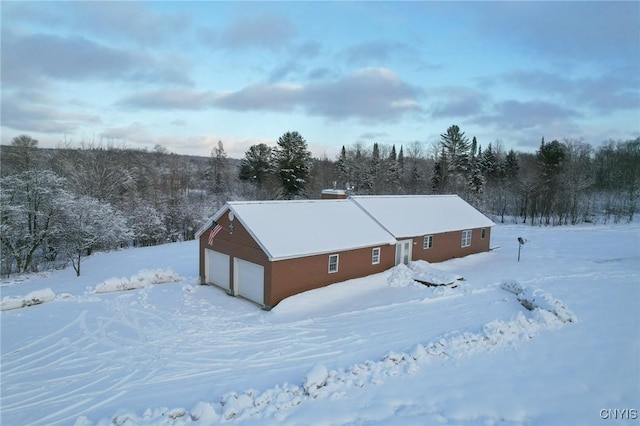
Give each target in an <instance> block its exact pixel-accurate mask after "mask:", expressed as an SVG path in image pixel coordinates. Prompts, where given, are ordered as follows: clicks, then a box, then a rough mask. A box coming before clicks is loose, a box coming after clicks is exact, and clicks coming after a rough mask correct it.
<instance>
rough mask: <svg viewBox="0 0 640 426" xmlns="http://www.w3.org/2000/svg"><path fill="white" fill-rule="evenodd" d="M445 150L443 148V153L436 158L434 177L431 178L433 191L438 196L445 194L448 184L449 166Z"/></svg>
mask: <svg viewBox="0 0 640 426" xmlns="http://www.w3.org/2000/svg"><path fill="white" fill-rule="evenodd" d="M444 150H445V148H444V146H442V152H441V153H440V156H439V157H437V158H436V163H435V166H434V168H433V177H432V178H431V189H432V190H433V192H434V193H436V194H444V193H445V188H446V187H447V183H448V176H449V172H448V170H449V165H448V164H447V156H446V154H445V151H444Z"/></svg>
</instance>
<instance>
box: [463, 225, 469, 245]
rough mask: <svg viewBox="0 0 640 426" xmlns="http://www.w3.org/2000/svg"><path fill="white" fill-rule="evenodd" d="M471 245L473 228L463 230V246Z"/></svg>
mask: <svg viewBox="0 0 640 426" xmlns="http://www.w3.org/2000/svg"><path fill="white" fill-rule="evenodd" d="M470 245H471V229H468V230H466V231H462V247H469V246H470Z"/></svg>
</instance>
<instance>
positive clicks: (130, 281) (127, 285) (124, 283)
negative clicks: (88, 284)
mask: <svg viewBox="0 0 640 426" xmlns="http://www.w3.org/2000/svg"><path fill="white" fill-rule="evenodd" d="M178 281H182V278H181V277H180V275H178V274H176V273H175V272H173V271H172V270H171V269H166V270H165V269H156V270H142V271H140V272H138V273H137V274H136V275H133V276H132V277H131V278H108V279H106V280H105V281H104V282H102V283H100V284H98V285H97V286H96V289H95V292H96V293H111V292H114V291H125V290H135V289H139V288H144V287H147V286H149V285H152V284H166V283H175V282H178Z"/></svg>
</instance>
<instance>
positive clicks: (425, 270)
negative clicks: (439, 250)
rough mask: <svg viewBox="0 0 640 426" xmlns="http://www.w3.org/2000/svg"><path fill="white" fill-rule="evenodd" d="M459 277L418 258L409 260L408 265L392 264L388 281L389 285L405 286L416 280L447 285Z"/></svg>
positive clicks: (459, 276) (459, 278) (412, 283)
mask: <svg viewBox="0 0 640 426" xmlns="http://www.w3.org/2000/svg"><path fill="white" fill-rule="evenodd" d="M461 279H462V276H461V275H458V274H452V273H449V272H445V271H443V270H440V269H438V268H435V267H433V266H431V264H430V263H429V262H426V261H424V260H418V261H415V262H410V263H409V265H408V266H407V265H404V264H402V263H401V264H399V265H396V266H394V267H393V268H392V269H391V275H389V279H388V282H389V286H391V287H406V286H410V285H415V284H416V281H420V282H422V283H429V284H433V285H447V284H453V283H455V282H456V281H458V280H461Z"/></svg>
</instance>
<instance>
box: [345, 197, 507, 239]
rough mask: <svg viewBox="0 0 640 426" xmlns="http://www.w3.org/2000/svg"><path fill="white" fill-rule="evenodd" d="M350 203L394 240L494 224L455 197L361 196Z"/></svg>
mask: <svg viewBox="0 0 640 426" xmlns="http://www.w3.org/2000/svg"><path fill="white" fill-rule="evenodd" d="M351 200H352V201H354V202H355V203H356V204H358V205H359V206H360V207H362V208H363V209H364V210H365V211H366V212H367V213H369V214H370V215H371V216H372V217H373V218H375V219H376V220H377V221H378V222H379V223H380V224H381V225H382V226H383V227H385V228H386V229H387V231H389V232H390V233H391V234H392V235H393V236H395V237H396V238H403V237H414V236H417V235H426V234H437V233H440V232H449V231H458V230H463V229H471V228H484V227H490V226H493V225H495V224H494V223H493V222H492V221H491V220H489V219H488V218H487V217H486V216H485V215H483V214H482V213H480V212H479V211H478V210H476V209H475V208H473V207H472V206H471V205H470V204H468V203H467V202H466V201H464V200H463V199H462V198H460V197H458V196H457V195H406V196H405V195H388V196H385V195H382V196H380V195H371V196H367V195H363V196H352V197H351Z"/></svg>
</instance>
